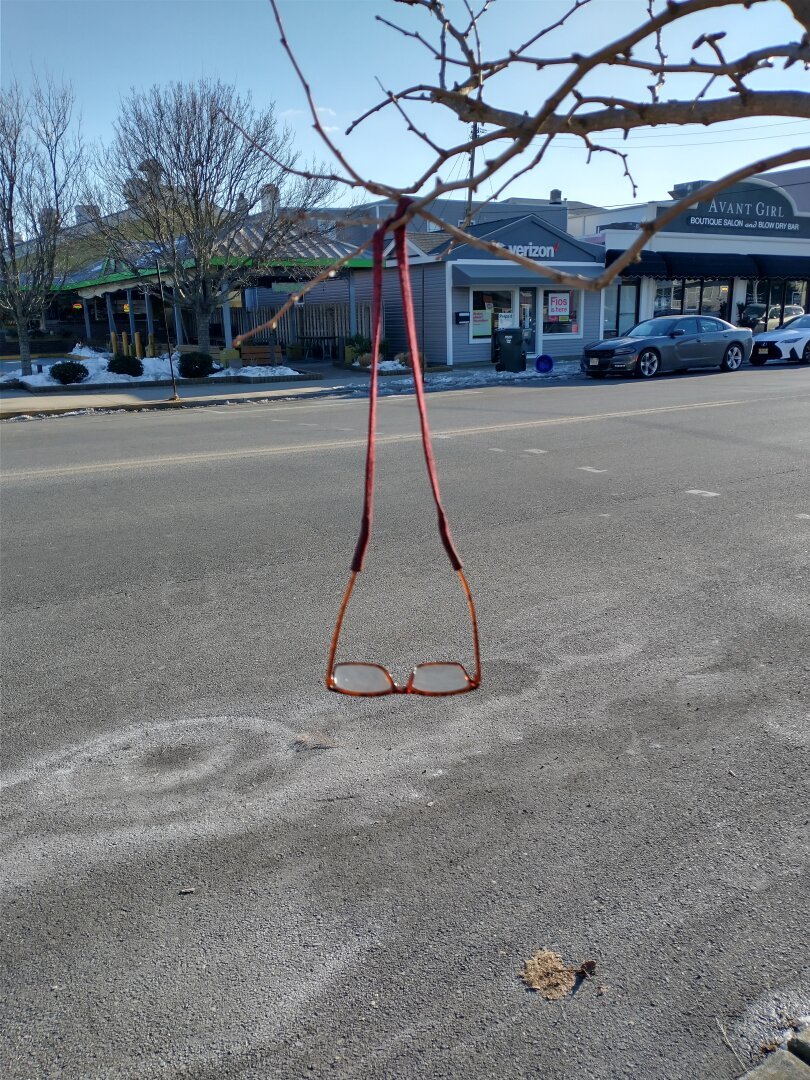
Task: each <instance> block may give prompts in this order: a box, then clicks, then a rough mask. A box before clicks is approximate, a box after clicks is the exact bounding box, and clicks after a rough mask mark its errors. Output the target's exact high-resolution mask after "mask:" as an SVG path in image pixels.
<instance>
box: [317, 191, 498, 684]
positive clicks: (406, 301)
mask: <svg viewBox="0 0 810 1080" xmlns="http://www.w3.org/2000/svg"><path fill="white" fill-rule="evenodd" d="M409 201H410V200H408V199H402V200H401V201H400V203H399V205H398V207H397V209H396V212H395V213H394V215H393V217H391V218H389V219H388V220H387V221H386V222H384V223H383V224H382V225H381V226H380V228H379V229H378V230H377V232H376V233H375V234H374V242H373V253H374V270H373V279H372V280H373V291H372V300H371V319H372V349H371V355H372V360H371V384H370V389H369V408H368V450H367V454H366V480H365V497H364V502H363V517H362V522H361V525H360V536H359V538H358V540H357V546H356V547H355V550H354V556H353V558H352V565H351V577H350V578H349V584H348V586H347V588H346V593H345V595H344V597H343V603H342V604H341V605H340V612H339V613H338V617H337V623H336V624H335V632H334V634H333V635H332V644H331V647H330V650H329V664H328V668H327V673H326V685H327V688H328V689H329V690H334V691H335V692H336V693H338V694H349V695H350V696H352V697H382V696H383V695H385V694H422V695H425V696H426V697H446V696H450V695H452V694H466V693H468V692H469V691H470V690H475V689H476V688H477V687H478V686H479V685H480V684H481V655H480V651H479V644H478V623H477V620H476V616H475V605H474V603H473V598H472V593H471V592H470V586H469V585H468V584H467V579H466V578H465V576H464V571H463V570H462V566H461V559H460V558H459V555H458V552H457V551H456V548H455V545H454V543H453V539H452V537H451V535H450V525H449V523H448V521H447V515H446V514H445V512H444V507H443V506H442V501H441V494H440V492H439V480H438V477H437V475H436V462H435V460H434V457H433V447H432V446H431V442H430V430H429V428H428V419H427V408H426V405H425V391H424V385H423V382H422V369H421V363H420V359H419V350H418V347H417V341H416V320H415V318H414V311H413V297H412V295H411V281H410V269H409V266H408V258H407V254H406V251H405V226H404V224H402V225H399V226H397V227H396V228H395V229H394V230H393V231H394V242H395V247H396V255H397V269H398V272H399V287H400V292H401V294H402V306H403V310H404V313H405V328H406V332H407V339H408V348H409V350H410V354H411V358H412V365H411V366H412V369H413V382H414V389H415V391H416V401H417V405H418V407H419V421H420V426H421V430H422V449H423V451H424V454H425V464H426V465H427V471H428V478H429V480H430V486H431V490H432V492H433V500H434V502H435V504H436V511H437V513H438V518H439V536H440V537H441V540H442V543H443V545H444V549H445V551H446V552H447V555H448V558H449V559H450V564H451V566H452V567H453V569H454V570H455V571H456V573H457V574H458V576H459V580H460V581H461V587H462V589H463V590H464V595H465V597H466V600H467V606H468V608H469V612H470V619H471V622H472V639H473V651H474V656H475V666H474V669H473V674H472V675H470V674H469V672H468V671H467V669H466V668H465V667H464V665H463V664H460V663H458V662H456V661H441V660H431V661H428V662H427V663H424V664H417V666H416V667H415V668H414V669H413V671H412V672H411V673H410V675H409V676H408V680H407V682H406V683H404V684H398V683H396V682H395V681H394V679H393V677H392V676H391V674H390V672H389V671H388V669H387V668H385V667H383V666H382V665H381V664H374V663H365V662H364V663H354V662H352V663H345V662H341V663H336V662H335V657H336V655H337V648H338V641H339V639H340V630H341V627H342V626H343V619H344V616H345V614H346V608H347V607H348V606H349V600H350V598H351V595H352V591H353V589H354V585H355V581H356V580H357V575H358V574H359V573H360V571H361V570H362V569H363V562H364V560H365V557H366V551H367V550H368V545H369V541H370V540H371V523H372V517H373V504H374V466H375V462H376V440H377V397H378V389H379V377H378V365H379V352H380V336H381V322H382V320H381V313H382V266H383V246H384V241H385V234H386V231H387V230H388V227H389V226H390V224H391V222H393V221H396V220H397V219H398V218H401V217H402V214H403V213H404V212H405V210H406V208H407V206H408V203H409Z"/></svg>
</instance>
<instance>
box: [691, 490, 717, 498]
mask: <svg viewBox="0 0 810 1080" xmlns="http://www.w3.org/2000/svg"><path fill="white" fill-rule="evenodd" d="M686 494H687V495H702V496H703V497H704V498H706V499H716V498H717V497H718V496H719V495H720V492H719V491H701V489H700V488H687V489H686Z"/></svg>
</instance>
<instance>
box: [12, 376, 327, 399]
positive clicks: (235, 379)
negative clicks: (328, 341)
mask: <svg viewBox="0 0 810 1080" xmlns="http://www.w3.org/2000/svg"><path fill="white" fill-rule="evenodd" d="M323 378H324V376H323V375H321V374H320V372H315V371H299V372H298V374H297V375H232V376H229V377H228V378H225V379H217V381H216V383H212V382H211V380H210V379H209V378H204V379H181V378H179V377H178V379H177V385H178V386H218V385H219V384H220V383H222V384H223V385H224V386H231V385H232V384H234V383H242V384H244V383H281V382H285V383H294V382H317V381H318V380H320V379H323ZM7 385H8V384H7ZM171 385H172V380H171V379H139V380H138V381H137V382H128V383H123V382H109V383H92V384H90V385H85V384H83V383H68V385H67V386H62V387H59V388H58V389H57V388H56V387H54V386H26V385H25V384H24V383H23V382H21V381H20V380H17V386H21V387H22V388H23V390H25V391H26V393H28V394H54V393H57V394H95V393H100V392H102V391H105V390H112V391H117V392H118V393H121V392H122V391H124V390H130V389H132V387H133V386H135V387H144V386H148V387H152V386H171Z"/></svg>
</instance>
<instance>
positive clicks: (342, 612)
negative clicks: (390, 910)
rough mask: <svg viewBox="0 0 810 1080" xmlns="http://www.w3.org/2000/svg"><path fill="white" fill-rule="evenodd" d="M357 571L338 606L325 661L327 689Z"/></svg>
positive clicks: (353, 573) (353, 571) (352, 575)
mask: <svg viewBox="0 0 810 1080" xmlns="http://www.w3.org/2000/svg"><path fill="white" fill-rule="evenodd" d="M357 574H358V571H357V570H352V573H351V577H350V578H349V584H348V585H347V586H346V592H345V593H344V594H343V603H342V604H341V605H340V611H339V612H338V617H337V622H336V623H335V631H334V633H333V634H332V644H331V645H330V646H329V660H328V661H327V669H326V685H327V688H328V687H329V686H330V685H331V682H332V673H333V672H334V670H335V656H336V655H337V647H338V639H339V638H340V630H341V627H342V626H343V617H344V615H345V614H346V608H347V607H348V606H349V599H350V598H351V595H352V590H353V589H354V582H355V579H356V578H357Z"/></svg>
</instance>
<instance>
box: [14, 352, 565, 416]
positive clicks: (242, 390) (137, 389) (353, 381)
mask: <svg viewBox="0 0 810 1080" xmlns="http://www.w3.org/2000/svg"><path fill="white" fill-rule="evenodd" d="M307 368H308V369H309V370H317V371H318V372H319V373H322V374H323V375H324V378H323V379H319V380H318V381H317V382H299V381H296V380H291V381H289V382H273V383H268V384H267V385H266V386H262V384H261V383H254V384H253V385H252V386H248V385H247V384H245V383H227V384H225V385H222V383H221V382H220V383H219V384H217V383H213V382H212V383H211V384H210V385H208V384H200V383H193V384H182V383H178V387H177V390H178V394H179V395H180V400H179V401H171V400H170V397H171V393H172V389H171V386H126V385H123V386H121V387H120V389H119V388H116V389H114V390H109V389H99V390H96V391H94V390H91V389H89V388H88V389H87V390H70V391H68V390H65V391H62V392H60V391H58V390H55V391H54V392H53V393H37V394H30V393H29V392H28V391H27V390H23V389H22V388H19V387H17V388H2V389H0V420H12V419H14V418H16V417H20V416H59V415H64V414H65V413H76V412H82V411H84V410H90V409H105V410H106V409H110V410H124V411H129V412H138V411H141V410H144V409H176V408H193V407H195V406H201V405H224V404H228V403H237V402H246V401H266V400H273V399H275V398H283V399H284V400H287V401H289V400H290V399H291V398H307V397H313V396H314V397H318V396H320V397H329V396H337V395H348V396H352V397H363V396H365V394H366V393H367V390H368V383H369V378H368V374H367V373H365V372H359V371H353V370H352V369H351V368H345V369H341V368H335V367H332V365H331V364H324V365H318V366H317V368H316V367H315V366H314V365H312V366H311V365H307ZM577 374H579V362H578V361H577V362H566V363H560V364H559V366H555V369H554V371H553V373H552V374H551V375H537V374H536V373H535V372H534V371H533V370H529V371H526V372H525V373H519V374H515V375H511V376H510V375H508V374H507V373H503V374H502V375H500V376H499V375H498V374H497V373H496V372H495V371H494V370H493V369H492V368H491V367H489V365H487V366H486V367H483V366H480V365H476V366H475V367H470V368H456V369H454V370H451V371H443V372H435V373H430V372H429V373H428V374H427V375H426V377H425V385H426V389H427V390H428V391H430V390H453V389H460V388H463V387H472V386H491V385H499V384H501V383H510V384H511V383H516V384H518V385H520V384H521V383H529V382H531V383H538V382H545V381H554V380H555V379H558V378H561V377H562V378H566V377H570V376H571V375H577ZM412 387H413V382H412V379H411V376H410V375H406V376H396V377H392V376H386V377H384V378H381V379H380V392H381V396H386V395H388V394H390V393H400V394H401V393H407V392H409V390H410V389H412Z"/></svg>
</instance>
